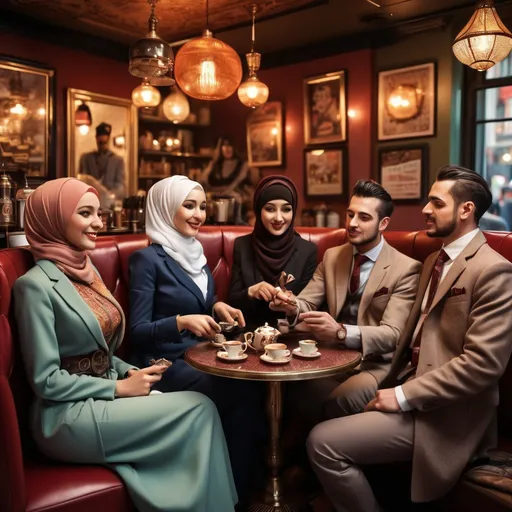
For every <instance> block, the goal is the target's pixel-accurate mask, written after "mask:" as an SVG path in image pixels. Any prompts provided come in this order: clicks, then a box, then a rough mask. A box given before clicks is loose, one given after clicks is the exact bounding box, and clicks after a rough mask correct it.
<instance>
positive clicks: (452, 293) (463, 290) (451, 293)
mask: <svg viewBox="0 0 512 512" xmlns="http://www.w3.org/2000/svg"><path fill="white" fill-rule="evenodd" d="M465 293H466V288H464V287H462V288H452V289H451V290H450V291H449V292H448V295H447V298H448V299H449V298H450V297H457V295H464V294H465Z"/></svg>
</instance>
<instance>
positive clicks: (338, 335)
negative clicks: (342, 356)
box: [336, 324, 347, 341]
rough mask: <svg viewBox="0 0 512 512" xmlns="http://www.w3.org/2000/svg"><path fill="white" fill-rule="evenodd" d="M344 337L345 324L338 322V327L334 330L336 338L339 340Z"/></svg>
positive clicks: (345, 335)
mask: <svg viewBox="0 0 512 512" xmlns="http://www.w3.org/2000/svg"><path fill="white" fill-rule="evenodd" d="M346 337H347V329H345V326H344V325H343V324H340V328H339V329H338V331H337V332H336V338H338V340H339V341H345V338H346Z"/></svg>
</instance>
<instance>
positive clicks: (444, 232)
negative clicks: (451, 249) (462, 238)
mask: <svg viewBox="0 0 512 512" xmlns="http://www.w3.org/2000/svg"><path fill="white" fill-rule="evenodd" d="M434 226H435V228H436V230H435V232H434V233H429V232H428V231H427V236H429V237H430V238H446V237H447V236H450V235H451V234H452V233H453V232H454V231H455V229H456V228H457V219H456V217H455V214H454V216H453V219H452V221H451V222H450V224H448V226H445V227H443V228H438V227H437V224H435V223H434Z"/></svg>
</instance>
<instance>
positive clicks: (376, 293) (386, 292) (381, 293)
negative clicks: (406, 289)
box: [373, 288, 389, 299]
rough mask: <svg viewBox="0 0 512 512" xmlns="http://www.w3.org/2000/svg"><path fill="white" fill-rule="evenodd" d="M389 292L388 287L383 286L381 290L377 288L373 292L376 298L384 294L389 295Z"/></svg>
mask: <svg viewBox="0 0 512 512" xmlns="http://www.w3.org/2000/svg"><path fill="white" fill-rule="evenodd" d="M388 293H389V290H388V289H387V288H381V289H380V290H377V291H376V292H375V293H374V294H373V298H374V299H376V298H377V297H381V296H382V295H387V294H388Z"/></svg>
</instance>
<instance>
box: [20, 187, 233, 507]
mask: <svg viewBox="0 0 512 512" xmlns="http://www.w3.org/2000/svg"><path fill="white" fill-rule="evenodd" d="M101 227H102V223H101V220H100V217H99V200H98V193H97V192H96V190H95V189H94V188H91V187H89V186H88V185H86V184H85V183H82V182H81V181H78V180H76V179H74V178H62V179H58V180H53V181H49V182H47V183H45V184H44V185H41V186H40V187H39V188H38V189H37V190H36V191H35V192H34V193H33V194H32V195H31V196H30V198H29V199H28V201H27V206H26V235H27V239H28V241H29V244H30V250H31V251H32V254H33V255H34V259H35V260H36V265H35V266H34V267H33V268H32V269H30V270H29V271H28V272H27V273H26V274H25V275H24V276H22V277H21V278H19V279H18V281H17V282H16V283H15V286H14V296H15V314H16V319H17V323H18V328H19V332H20V342H21V350H22V355H23V361H24V363H25V367H26V371H27V376H28V379H29V382H30V384H31V386H32V389H33V391H34V394H35V403H34V404H33V407H32V432H33V435H34V438H35V440H36V443H37V445H38V447H39V449H40V450H41V451H42V452H43V453H44V454H45V455H47V456H48V457H51V458H54V459H58V460H63V461H68V462H76V463H87V464H108V465H109V466H111V467H112V468H113V469H114V470H115V471H116V472H117V473H118V474H119V475H120V477H121V478H122V479H123V480H124V482H125V484H126V486H127V489H128V491H129V493H130V495H131V497H132V500H133V502H134V504H135V507H136V508H137V510H139V511H141V512H150V511H151V512H155V511H162V512H163V511H166V512H171V511H172V512H178V511H197V512H199V511H204V510H208V511H218V512H225V511H230V510H231V511H232V510H233V509H234V503H235V502H236V492H235V490H234V484H233V478H232V474H231V467H230V463H229V457H228V453H227V449H226V443H225V439H224V435H223V431H222V426H221V423H220V420H219V416H218V414H217V410H216V408H215V406H214V405H213V403H212V402H211V401H210V400H209V399H208V398H206V397H205V396H204V395H201V394H199V393H195V392H192V391H184V392H177V393H165V394H155V395H152V396H149V397H148V396H147V395H148V394H149V392H150V389H151V386H152V384H154V383H156V382H158V381H159V380H160V379H161V376H162V373H163V372H164V371H165V369H166V367H164V366H157V365H153V366H150V367H148V368H142V369H140V370H139V369H137V368H134V367H133V366H132V365H129V364H127V363H125V362H124V361H122V360H121V359H119V358H118V357H117V356H115V355H114V353H115V351H116V349H117V348H118V347H119V345H120V344H121V342H122V339H123V335H124V328H125V321H124V315H123V311H122V309H121V306H120V305H119V304H118V303H117V301H116V300H115V299H114V297H113V296H112V295H111V294H110V292H109V291H108V289H107V288H106V287H105V285H104V284H103V281H102V280H101V277H100V276H99V274H98V273H97V271H96V269H95V268H94V267H93V265H92V263H91V260H90V259H89V256H88V252H89V251H90V250H92V249H94V247H95V244H96V236H97V234H98V231H99V230H100V229H101ZM190 460H192V461H194V463H193V464H187V463H186V461H190ZM185 486H186V491H187V492H183V489H184V488H185Z"/></svg>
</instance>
